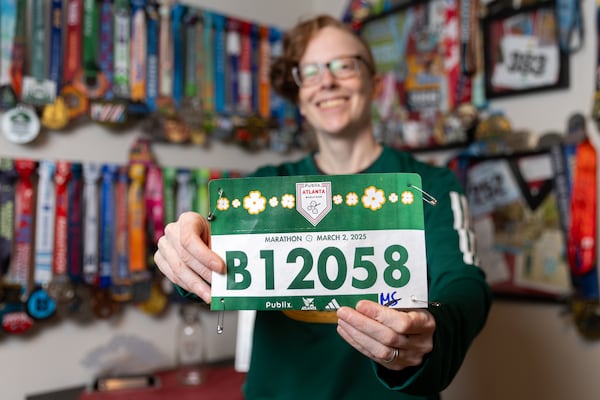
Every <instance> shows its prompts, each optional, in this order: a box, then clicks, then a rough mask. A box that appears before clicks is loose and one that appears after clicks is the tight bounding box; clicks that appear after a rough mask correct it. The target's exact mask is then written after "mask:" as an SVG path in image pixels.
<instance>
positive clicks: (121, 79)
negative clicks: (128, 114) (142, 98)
mask: <svg viewBox="0 0 600 400" xmlns="http://www.w3.org/2000/svg"><path fill="white" fill-rule="evenodd" d="M113 8H114V24H113V28H114V45H113V51H114V55H113V56H114V82H113V91H114V94H115V96H117V97H120V98H123V99H128V98H129V45H130V38H131V27H130V17H129V15H130V8H129V0H115V3H114V7H113Z"/></svg>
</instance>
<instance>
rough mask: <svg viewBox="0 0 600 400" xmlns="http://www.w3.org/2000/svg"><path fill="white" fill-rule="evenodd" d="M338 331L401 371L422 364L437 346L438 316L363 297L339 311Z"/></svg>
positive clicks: (387, 366)
mask: <svg viewBox="0 0 600 400" xmlns="http://www.w3.org/2000/svg"><path fill="white" fill-rule="evenodd" d="M337 316H338V326H337V331H338V333H339V334H340V336H342V337H343V338H344V340H346V341H347V342H348V343H349V344H350V345H351V346H352V347H354V348H355V349H356V350H358V351H360V352H361V353H363V354H364V355H365V356H367V357H369V358H370V359H372V360H374V361H376V362H378V363H379V364H381V365H383V366H384V367H386V368H388V369H391V370H396V371H399V370H401V369H403V368H405V367H409V366H416V365H419V364H421V362H422V361H423V357H424V356H425V355H426V354H427V353H429V352H431V350H432V349H433V332H434V331H435V319H434V317H433V315H432V314H431V313H430V312H429V311H427V310H423V309H415V310H409V311H400V310H395V309H393V308H389V307H385V306H382V305H379V304H377V303H375V302H372V301H368V300H363V301H360V302H358V304H357V305H356V309H352V308H349V307H342V308H340V309H339V310H338V311H337Z"/></svg>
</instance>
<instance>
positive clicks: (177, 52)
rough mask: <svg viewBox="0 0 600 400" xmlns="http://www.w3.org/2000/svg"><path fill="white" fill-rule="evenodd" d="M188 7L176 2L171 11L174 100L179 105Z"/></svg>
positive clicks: (182, 81) (181, 90)
mask: <svg viewBox="0 0 600 400" xmlns="http://www.w3.org/2000/svg"><path fill="white" fill-rule="evenodd" d="M185 11H186V7H185V6H183V5H181V4H175V5H174V6H173V10H172V12H171V16H172V21H171V29H172V30H173V34H172V38H173V101H174V102H175V107H179V106H180V104H181V99H182V98H183V87H184V69H185V63H184V60H185V47H184V39H183V38H184V35H183V27H182V20H183V15H184V13H185Z"/></svg>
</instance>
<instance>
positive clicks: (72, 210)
mask: <svg viewBox="0 0 600 400" xmlns="http://www.w3.org/2000/svg"><path fill="white" fill-rule="evenodd" d="M68 196H69V199H68V203H69V212H68V214H67V229H68V234H67V252H68V258H67V272H68V275H69V279H70V280H71V282H72V283H73V285H74V296H73V299H72V300H71V301H70V302H69V307H68V309H67V312H68V317H69V318H73V319H75V320H76V321H77V322H80V323H89V322H91V321H93V316H94V314H93V313H92V308H91V293H90V288H89V286H88V285H87V284H85V283H84V282H83V241H82V236H83V166H82V164H80V163H72V164H71V179H69V183H68Z"/></svg>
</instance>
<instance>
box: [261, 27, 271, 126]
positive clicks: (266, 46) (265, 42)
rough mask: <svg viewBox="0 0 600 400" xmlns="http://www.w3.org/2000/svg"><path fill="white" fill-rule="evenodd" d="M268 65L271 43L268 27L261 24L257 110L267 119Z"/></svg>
mask: <svg viewBox="0 0 600 400" xmlns="http://www.w3.org/2000/svg"><path fill="white" fill-rule="evenodd" d="M270 65H271V43H270V41H269V28H268V27H266V26H261V27H260V42H259V63H258V79H259V81H258V82H259V83H258V92H259V95H258V112H259V114H260V116H261V117H262V118H263V119H265V120H268V119H269V118H270V117H271V93H270V91H271V89H270V87H271V84H270V82H269V69H270Z"/></svg>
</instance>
